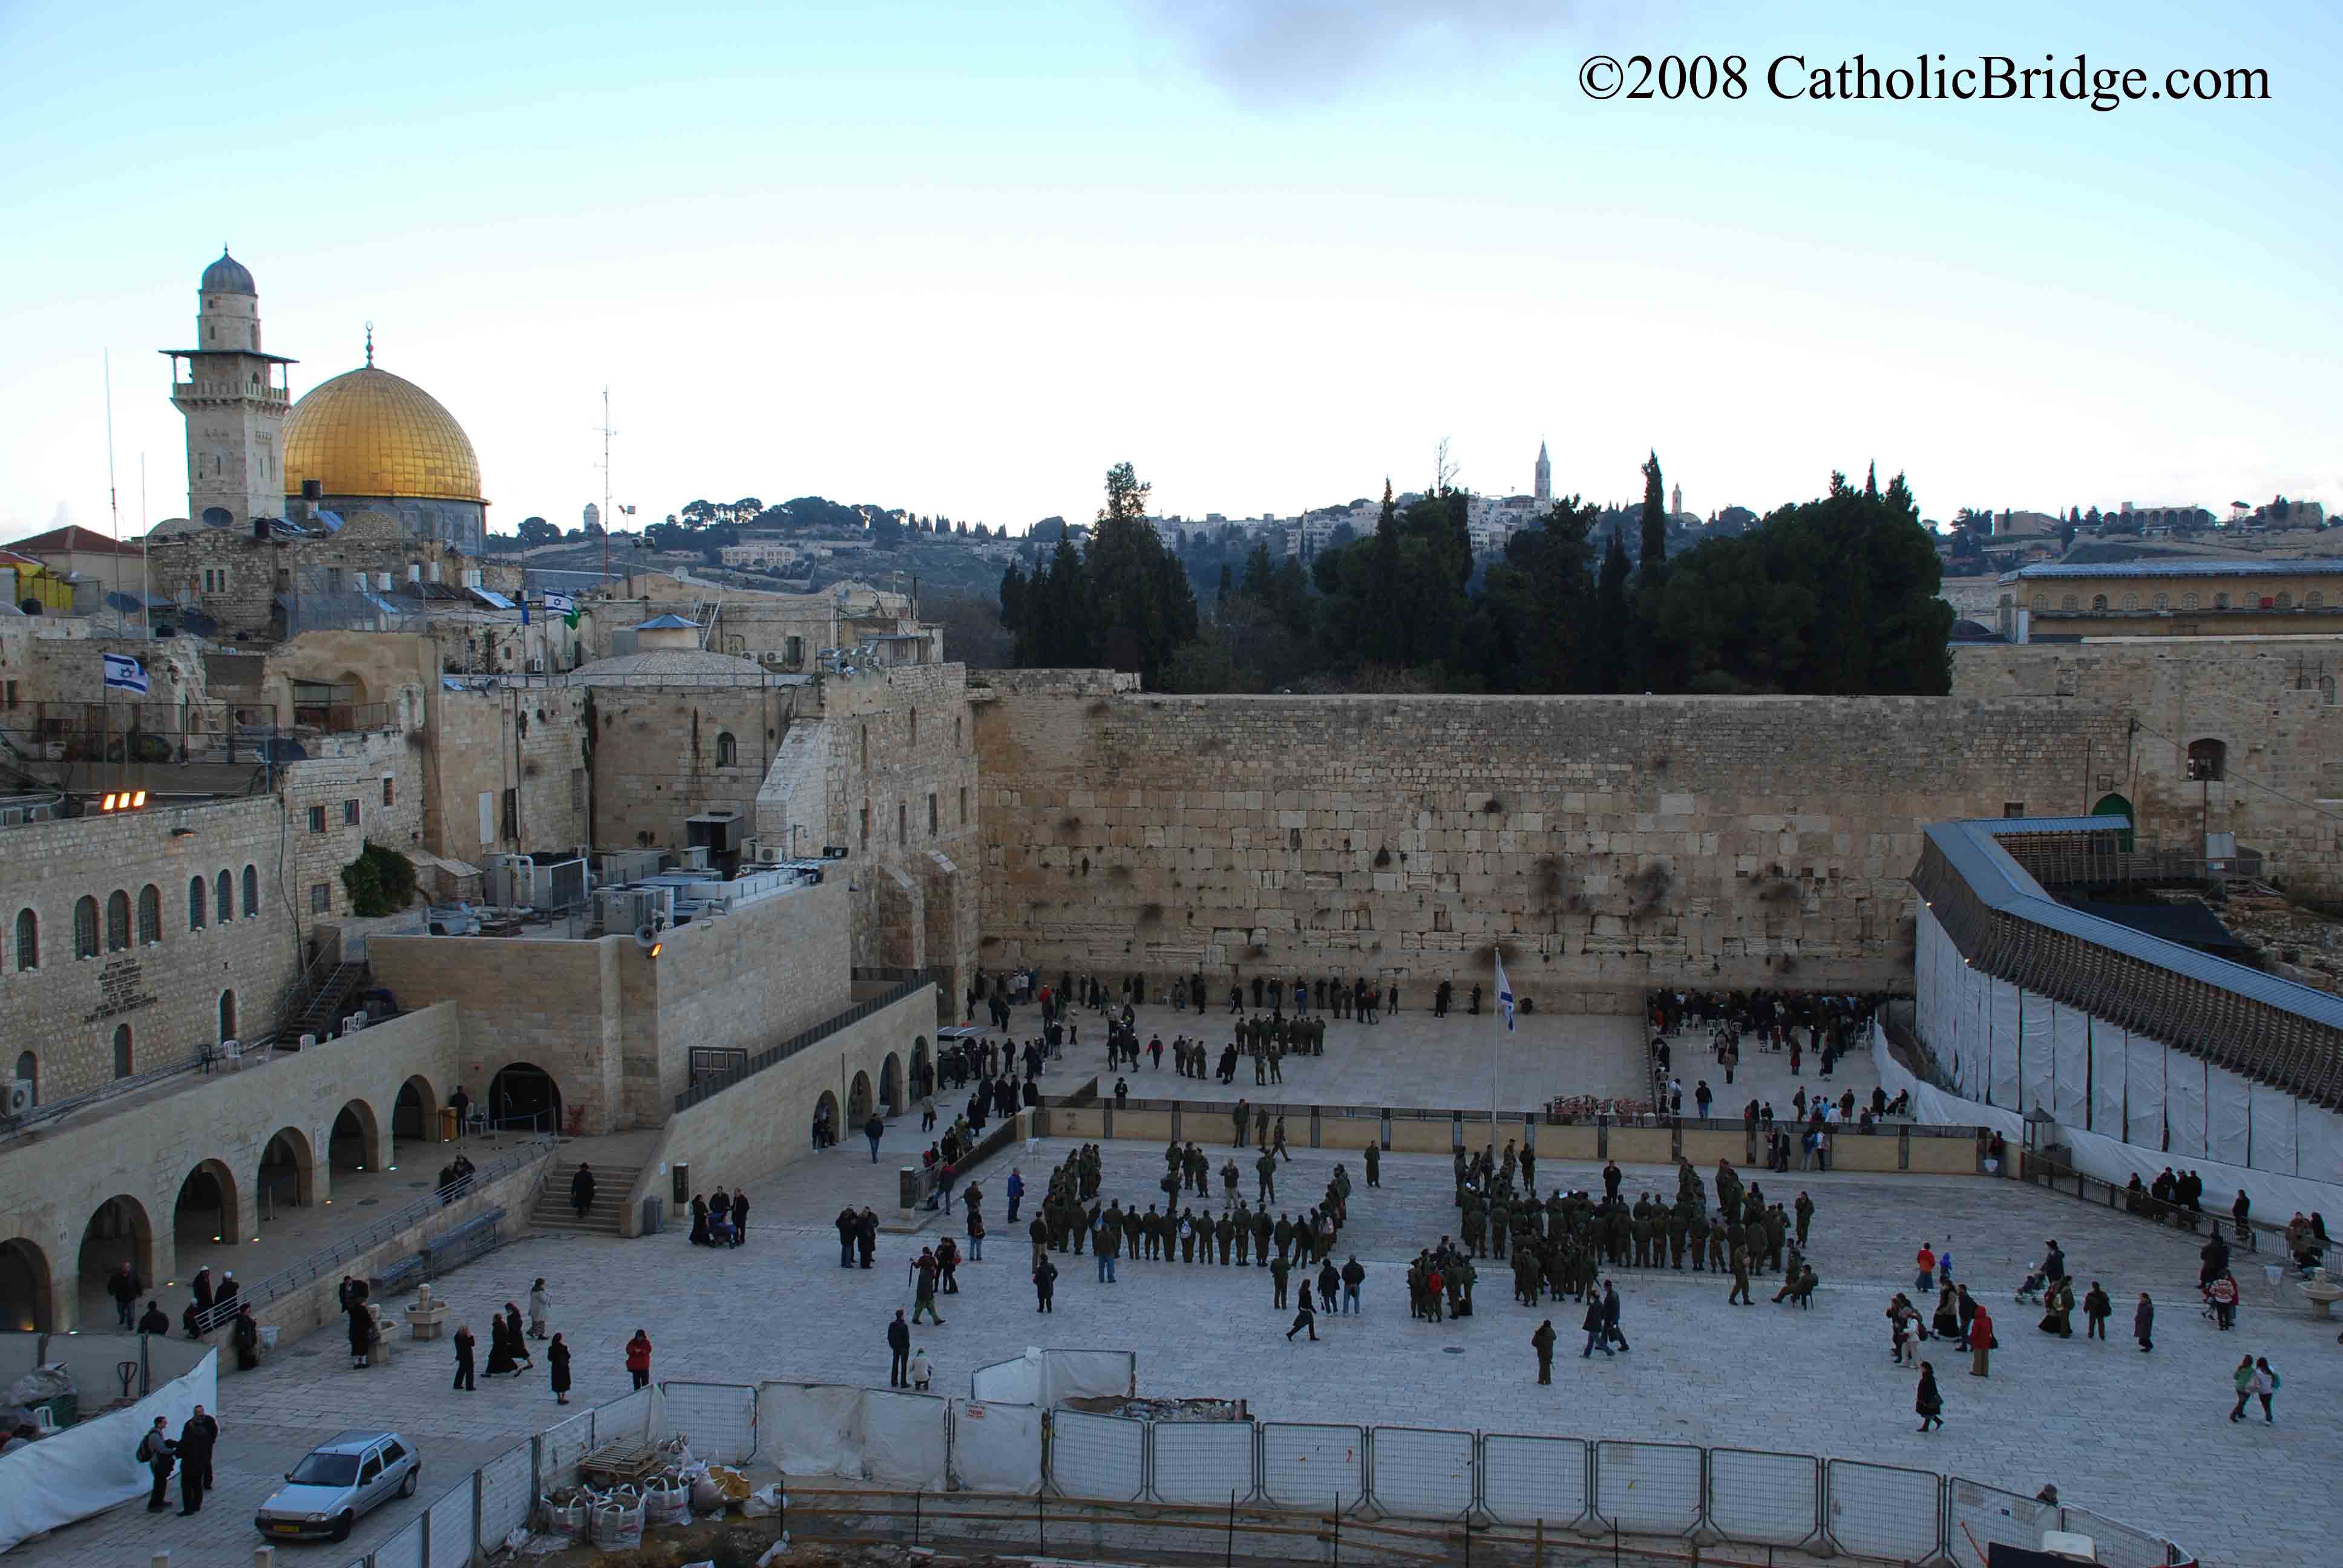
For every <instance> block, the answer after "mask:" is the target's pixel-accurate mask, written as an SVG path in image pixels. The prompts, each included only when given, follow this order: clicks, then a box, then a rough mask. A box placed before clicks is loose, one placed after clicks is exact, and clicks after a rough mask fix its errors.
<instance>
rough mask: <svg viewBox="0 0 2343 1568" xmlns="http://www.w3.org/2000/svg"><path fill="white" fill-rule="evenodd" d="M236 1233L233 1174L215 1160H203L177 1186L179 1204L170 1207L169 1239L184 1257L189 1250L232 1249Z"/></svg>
mask: <svg viewBox="0 0 2343 1568" xmlns="http://www.w3.org/2000/svg"><path fill="white" fill-rule="evenodd" d="M171 1238H172V1240H173V1241H176V1243H177V1244H178V1246H179V1248H180V1249H181V1255H182V1256H184V1255H185V1250H186V1248H189V1247H206V1246H222V1247H232V1246H234V1245H235V1244H236V1173H235V1172H234V1171H230V1170H229V1169H228V1168H227V1167H226V1165H225V1164H223V1163H222V1162H221V1161H217V1160H206V1161H204V1162H203V1163H202V1164H200V1165H198V1166H196V1168H195V1169H194V1170H193V1171H188V1172H187V1179H186V1181H182V1182H180V1183H179V1197H178V1201H176V1203H174V1204H172V1205H171Z"/></svg>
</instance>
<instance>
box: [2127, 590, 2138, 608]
mask: <svg viewBox="0 0 2343 1568" xmlns="http://www.w3.org/2000/svg"><path fill="white" fill-rule="evenodd" d="M2124 608H2126V609H2137V608H2139V595H2137V594H2136V593H2127V594H2126V595H2124Z"/></svg>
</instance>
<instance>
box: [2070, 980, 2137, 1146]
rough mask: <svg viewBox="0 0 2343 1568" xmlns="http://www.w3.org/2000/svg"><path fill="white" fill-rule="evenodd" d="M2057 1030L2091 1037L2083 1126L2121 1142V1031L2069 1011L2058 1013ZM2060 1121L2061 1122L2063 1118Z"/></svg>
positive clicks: (2122, 1077) (2122, 1049)
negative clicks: (2088, 1092) (2088, 1089)
mask: <svg viewBox="0 0 2343 1568" xmlns="http://www.w3.org/2000/svg"><path fill="white" fill-rule="evenodd" d="M2057 1027H2058V1028H2059V1029H2061V1030H2069V1029H2071V1030H2075V1031H2077V1032H2078V1033H2087V1034H2088V1035H2089V1037H2090V1043H2091V1114H2090V1119H2089V1120H2088V1121H2087V1122H2085V1123H2084V1125H2085V1126H2087V1127H2088V1128H2090V1130H2091V1131H2094V1132H2100V1133H2104V1134H2106V1135H2107V1137H2110V1138H2120V1137H2121V1136H2123V1131H2124V1060H2125V1058H2124V1031H2123V1030H2119V1029H2117V1027H2116V1026H2115V1025H2113V1024H2111V1023H2108V1022H2107V1021H2106V1020H2102V1019H2096V1018H2093V1017H2092V1016H2091V1015H2090V1014H2088V1013H2087V1012H2077V1011H2076V1010H2074V1009H2073V1008H2071V1007H2062V1008H2060V1009H2059V1010H2058V1020H2057ZM2059 1120H2060V1121H2066V1118H2065V1117H2063V1116H2062V1117H2060V1118H2059ZM2069 1125H2072V1123H2069Z"/></svg>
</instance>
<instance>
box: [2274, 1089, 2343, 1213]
mask: <svg viewBox="0 0 2343 1568" xmlns="http://www.w3.org/2000/svg"><path fill="white" fill-rule="evenodd" d="M2294 1169H2295V1172H2296V1173H2297V1174H2298V1175H2299V1176H2301V1177H2302V1178H2303V1179H2304V1180H2306V1181H2337V1182H2343V1116H2338V1114H2336V1113H2335V1112H2334V1111H2321V1110H2319V1109H2318V1107H2317V1106H2315V1105H2299V1104H2298V1105H2297V1106H2296V1107H2295V1108H2294ZM2288 1212H2289V1213H2290V1212H2292V1211H2288ZM2303 1212H2304V1213H2306V1214H2307V1213H2308V1212H2310V1211H2309V1210H2308V1209H2306V1210H2304V1211H2303ZM2322 1212H2324V1211H2322Z"/></svg>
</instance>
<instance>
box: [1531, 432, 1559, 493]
mask: <svg viewBox="0 0 2343 1568" xmlns="http://www.w3.org/2000/svg"><path fill="white" fill-rule="evenodd" d="M1530 495H1531V497H1532V498H1534V499H1535V500H1536V502H1537V504H1538V505H1539V506H1541V507H1543V506H1547V505H1550V504H1551V503H1552V502H1553V500H1554V465H1553V464H1552V463H1549V462H1548V461H1546V456H1545V443H1544V441H1540V442H1539V443H1538V460H1537V483H1536V486H1535V487H1534V488H1533V489H1532V490H1531V491H1530Z"/></svg>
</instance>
